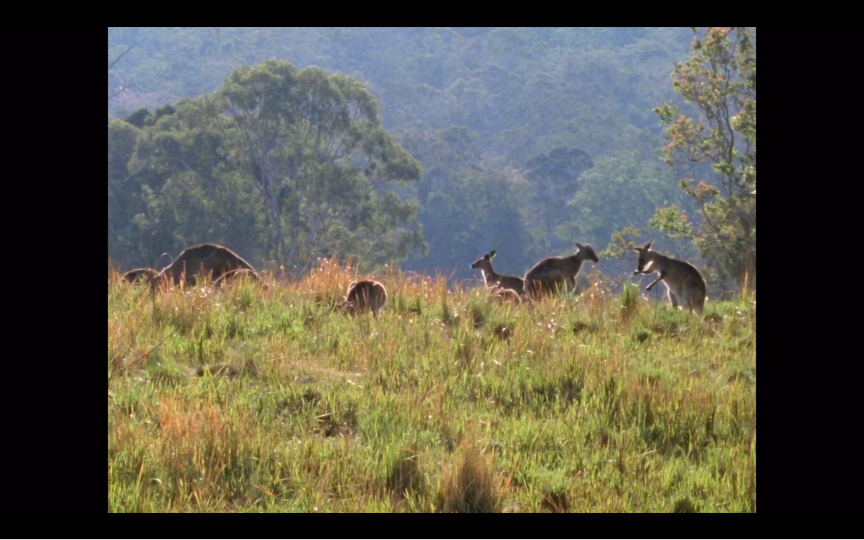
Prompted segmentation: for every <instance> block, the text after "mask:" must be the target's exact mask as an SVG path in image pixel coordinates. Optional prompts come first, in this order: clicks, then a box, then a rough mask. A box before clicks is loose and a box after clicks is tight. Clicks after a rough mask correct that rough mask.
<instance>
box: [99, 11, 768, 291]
mask: <svg viewBox="0 0 864 540" xmlns="http://www.w3.org/2000/svg"><path fill="white" fill-rule="evenodd" d="M701 32H702V33H704V30H701ZM693 39H694V33H693V32H692V31H691V30H690V29H687V28H110V29H109V39H108V61H109V73H108V95H109V100H108V116H109V123H108V135H109V136H108V141H109V145H108V192H109V208H108V221H109V227H108V246H109V259H111V260H112V261H113V262H114V263H115V264H118V265H120V266H122V267H132V266H142V265H152V264H155V261H153V260H152V259H153V258H154V257H157V256H158V254H161V253H162V252H168V253H173V254H175V255H176V254H177V253H178V252H179V251H180V250H182V249H183V248H185V247H188V246H189V245H191V244H193V243H200V242H217V243H224V244H225V245H228V246H229V247H231V248H232V249H235V250H237V251H238V252H239V253H241V255H243V256H244V257H247V258H248V260H250V261H253V262H256V263H258V264H259V265H262V266H263V265H266V264H267V263H268V262H273V263H275V264H277V265H278V264H284V265H286V266H288V267H295V268H297V269H298V271H299V270H300V269H303V268H306V267H308V265H309V264H311V261H314V259H315V257H319V256H324V255H330V254H333V253H338V254H339V255H342V256H344V255H354V256H357V257H359V258H360V260H361V261H362V262H363V263H364V265H367V267H373V266H375V265H380V264H384V263H388V262H396V263H400V264H401V266H402V268H404V269H406V270H415V271H422V272H433V271H434V269H435V268H438V269H440V270H442V271H443V272H445V273H447V274H449V273H450V272H455V276H456V277H457V278H470V277H473V276H477V273H476V271H473V270H471V269H470V268H469V264H470V263H471V262H472V261H473V260H475V259H477V258H478V257H479V256H480V255H482V254H484V253H487V252H489V251H490V250H492V249H495V250H497V252H498V255H497V257H496V259H495V264H496V269H497V270H498V271H499V272H504V273H511V274H519V275H521V274H523V273H524V272H525V271H526V270H527V269H528V268H530V267H531V265H533V264H534V262H536V261H537V260H538V259H539V258H543V257H546V256H549V255H553V254H556V255H557V254H566V253H572V252H573V251H574V249H575V244H576V242H580V243H590V244H592V245H593V246H594V247H595V249H596V250H597V252H598V253H601V251H602V250H605V249H607V247H609V246H610V245H612V244H613V234H615V233H616V231H619V233H618V236H617V238H618V239H619V240H620V239H621V238H622V235H621V234H620V231H622V230H630V231H635V230H638V231H640V233H641V234H642V238H643V239H647V238H649V237H650V238H652V239H654V240H655V247H656V248H657V249H659V250H666V251H669V252H670V253H671V254H673V255H675V256H678V257H681V258H688V259H691V260H694V261H697V260H698V258H699V256H700V254H703V253H708V254H709V255H708V259H711V256H714V257H715V259H716V261H721V259H722V257H724V256H728V254H726V253H720V252H719V251H718V250H717V249H716V246H715V247H714V248H712V249H714V251H711V250H710V249H709V250H708V251H706V246H708V244H705V243H704V241H701V240H700V238H701V237H694V235H693V234H691V235H690V236H687V235H686V234H678V235H677V236H676V235H675V234H669V228H670V226H672V225H674V223H677V222H676V221H675V220H676V219H677V220H680V219H681V218H680V216H681V215H682V214H683V215H684V216H685V217H686V216H687V215H690V216H694V217H695V216H698V215H700V214H699V212H700V211H702V212H704V211H705V210H704V209H705V206H704V204H705V200H704V199H703V200H700V199H699V198H698V197H693V196H692V193H690V192H687V191H686V190H682V189H681V186H680V185H679V180H680V179H681V178H682V177H685V176H692V174H693V172H692V170H690V172H686V171H685V169H684V168H683V167H684V166H686V165H689V164H687V163H683V162H681V161H677V162H676V161H673V160H669V161H670V163H671V165H672V166H670V165H669V164H666V163H664V162H663V160H662V158H663V155H664V154H663V149H664V148H668V146H667V145H668V143H669V140H668V137H669V135H667V133H665V132H664V129H663V127H662V125H661V120H664V121H666V122H667V123H668V121H669V120H670V119H669V118H668V115H667V117H663V116H662V115H661V116H660V117H659V118H658V114H660V113H658V112H656V111H655V108H657V107H658V106H660V105H661V104H670V106H675V107H679V108H680V109H678V110H677V111H678V112H680V114H681V115H688V116H694V117H695V116H697V115H698V114H699V110H700V107H701V105H700V103H699V102H698V101H697V102H692V101H690V100H689V98H688V101H690V102H685V99H682V94H681V89H680V88H677V89H676V88H675V87H673V79H672V77H670V75H672V74H673V69H675V63H676V62H678V63H683V62H686V61H687V60H688V58H690V57H691V55H692V43H693ZM709 41H710V40H709ZM752 42H753V44H754V50H753V52H752V55H753V66H752V70H753V74H752V79H753V83H752V92H753V119H752V139H753V149H752V153H753V163H752V169H753V174H752V177H753V181H752V185H753V191H754V192H755V31H754V34H753V39H752ZM709 53H710V51H709ZM683 97H684V98H687V95H686V94H684V95H683ZM670 110H671V109H670ZM667 112H668V111H667ZM745 127H746V126H745ZM670 133H671V132H670ZM715 164H716V163H715ZM697 165H698V164H697ZM746 165H747V164H745V165H744V166H746ZM700 166H702V169H698V170H699V171H700V172H701V174H703V175H704V177H705V178H710V177H711V175H712V174H720V175H722V174H724V171H725V170H726V169H722V170H720V171H719V172H717V169H716V167H715V169H714V171H712V170H711V168H710V167H707V166H706V165H704V164H701V165H700ZM717 184H718V185H719V183H717ZM711 185H713V184H711ZM742 185H743V184H742ZM747 185H750V184H747ZM709 204H710V203H709ZM753 205H754V206H753V211H752V225H753V234H752V245H753V250H754V253H755V196H754V201H753ZM739 207H740V205H738V206H736V207H735V208H736V210H740V208H739ZM658 208H665V209H667V210H666V212H667V214H666V215H665V216H662V217H664V218H665V219H666V221H662V220H659V218H657V217H656V216H655V212H656V211H657V209H658ZM710 208H711V207H709V211H713V210H711V209H710ZM724 208H725V207H724ZM670 209H674V210H675V211H677V212H678V214H676V215H674V216H670V215H669V212H672V210H670ZM717 211H719V210H717ZM723 211H725V212H727V213H728V209H726V210H723ZM652 218H653V220H652ZM670 220H671V221H670ZM649 222H651V224H649ZM747 223H749V222H747ZM670 224H672V225H670ZM628 228H630V229H628ZM673 228H674V227H673ZM660 229H663V230H664V233H661V231H660ZM748 234H750V233H749V232H748ZM625 236H626V235H625ZM697 236H698V235H697ZM749 238H750V236H747V240H746V241H747V242H749V241H750V240H749ZM700 241H701V242H702V243H701V244H700ZM742 242H744V243H742ZM739 244H740V245H741V246H743V245H745V244H746V242H745V241H744V240H742V241H741V242H739ZM748 245H749V244H748ZM619 247H620V246H619ZM709 247H710V246H709ZM623 252H624V250H621V249H618V250H617V251H616V250H614V249H613V250H611V251H609V254H619V253H621V254H623ZM718 253H720V254H718ZM711 254H715V255H711ZM754 257H755V255H754ZM631 259H633V257H632V256H631V255H629V254H627V255H625V256H624V257H623V258H617V259H616V258H612V257H603V255H602V254H601V262H600V264H599V265H598V266H599V268H600V270H602V271H603V272H604V273H608V274H610V275H615V274H620V273H621V272H624V271H626V270H632V269H633V268H635V266H633V265H634V262H633V260H631ZM711 260H714V259H711ZM716 261H715V262H716ZM721 263H722V261H721V262H718V263H717V264H721ZM631 267H633V268H631ZM705 270H706V274H708V277H709V278H712V279H713V278H715V277H717V278H724V279H725V281H724V283H729V282H731V281H734V278H735V276H731V275H726V274H723V272H719V273H718V272H713V270H712V268H706V269H705Z"/></svg>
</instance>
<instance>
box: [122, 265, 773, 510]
mask: <svg viewBox="0 0 864 540" xmlns="http://www.w3.org/2000/svg"><path fill="white" fill-rule="evenodd" d="M376 278H377V279H379V280H380V281H382V283H384V284H385V285H386V287H387V290H388V293H389V300H388V304H387V306H386V307H385V309H384V311H383V312H382V316H381V317H380V318H379V319H378V320H374V319H373V318H372V317H371V315H367V316H363V317H358V318H353V319H352V318H350V317H347V316H345V315H343V314H341V313H340V312H339V311H338V310H334V309H332V308H331V307H330V306H332V305H334V304H335V303H336V302H337V301H338V300H339V296H340V295H341V294H343V293H344V291H345V289H346V287H347V285H348V283H349V282H350V281H351V280H353V279H354V275H353V273H352V272H351V271H350V270H348V269H346V268H345V267H340V266H338V265H336V264H332V263H330V262H327V261H324V262H322V265H321V267H320V268H319V269H318V271H317V272H314V273H313V274H311V275H310V276H308V277H307V278H305V279H304V280H303V281H301V282H296V283H275V285H274V286H271V287H270V288H268V289H263V288H260V287H259V286H258V285H256V284H247V283H239V284H236V285H232V286H230V287H229V288H228V289H227V290H225V291H221V292H214V291H209V290H207V289H200V290H191V291H179V290H175V291H161V292H160V293H159V294H157V295H156V296H155V297H151V295H150V294H149V291H147V290H144V289H143V288H138V287H135V286H131V285H129V284H126V283H124V282H122V281H121V280H119V278H118V275H117V274H116V273H113V274H112V275H111V277H110V278H109V285H108V379H109V391H108V419H109V431H108V449H109V468H110V486H109V492H110V506H111V510H112V511H115V512H135V511H144V512H157V511H159V512H162V511H168V512H172V511H181V512H190V511H197V512H201V511H203V512H226V511H240V512H250V511H251V512H258V511H264V512H279V511H296V512H313V511H314V512H347V511H354V512H357V511H362V512H391V511H419V512H429V511H435V512H438V511H444V512H452V511H457V512H474V511H492V512H536V511H570V512H621V511H624V512H670V511H678V512H686V511H695V512H752V511H755V506H756V487H755V479H756V303H755V299H754V298H746V299H741V300H738V301H736V302H734V303H715V302H711V301H710V299H709V302H708V304H707V306H706V310H705V314H704V316H702V317H699V316H695V315H690V314H688V313H685V312H680V311H673V310H672V309H671V308H670V307H669V306H668V304H665V303H657V302H656V301H654V300H653V299H651V300H649V299H646V298H644V297H641V296H639V293H638V289H637V288H636V287H635V286H633V287H631V288H630V289H627V290H625V293H624V295H623V296H610V295H608V294H605V293H604V290H603V285H602V283H597V282H596V281H595V282H594V285H593V287H592V288H591V289H590V290H586V291H584V292H581V293H580V294H578V295H577V296H570V297H560V298H550V299H547V300H545V301H543V302H540V303H535V304H531V305H521V306H510V305H502V304H499V303H497V302H495V301H494V300H492V299H491V298H490V297H489V295H488V294H487V293H485V291H483V290H480V289H470V290H463V289H462V288H460V287H459V286H456V287H451V288H450V290H449V291H448V287H447V283H446V282H445V280H443V279H436V278H430V277H424V276H413V275H412V276H406V275H396V274H393V275H379V276H377V277H376ZM643 287H644V283H643Z"/></svg>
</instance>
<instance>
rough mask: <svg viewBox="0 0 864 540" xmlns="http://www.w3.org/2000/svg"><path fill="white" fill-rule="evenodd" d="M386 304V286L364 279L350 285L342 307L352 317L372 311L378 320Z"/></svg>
mask: <svg viewBox="0 0 864 540" xmlns="http://www.w3.org/2000/svg"><path fill="white" fill-rule="evenodd" d="M385 303H387V290H386V289H385V288H384V285H382V284H380V283H378V282H377V281H374V280H371V279H364V280H360V281H353V282H351V284H350V285H348V294H347V295H346V296H345V302H343V304H342V306H343V308H344V309H345V311H346V312H348V314H350V315H351V316H356V315H357V314H358V313H364V312H366V311H370V310H371V311H372V315H373V316H374V317H375V318H376V319H377V318H378V312H379V311H381V308H382V307H384V304H385Z"/></svg>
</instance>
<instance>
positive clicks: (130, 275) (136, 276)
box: [123, 268, 159, 284]
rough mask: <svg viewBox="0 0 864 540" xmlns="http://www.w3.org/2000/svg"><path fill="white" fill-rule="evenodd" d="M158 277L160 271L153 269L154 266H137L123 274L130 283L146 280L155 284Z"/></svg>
mask: <svg viewBox="0 0 864 540" xmlns="http://www.w3.org/2000/svg"><path fill="white" fill-rule="evenodd" d="M158 277H159V271H158V270H153V269H152V268H136V269H135V270H129V271H128V272H126V273H125V274H123V279H124V280H125V281H128V282H129V283H137V282H139V281H144V282H147V283H148V284H153V283H155V282H156V280H157V279H158Z"/></svg>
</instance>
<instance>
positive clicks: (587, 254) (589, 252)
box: [576, 242, 600, 263]
mask: <svg viewBox="0 0 864 540" xmlns="http://www.w3.org/2000/svg"><path fill="white" fill-rule="evenodd" d="M576 247H577V248H579V253H581V254H582V260H583V261H594V262H595V263H598V262H600V259H599V258H598V257H597V254H596V253H594V248H592V247H591V245H590V244H585V245H584V246H583V245H582V244H580V243H578V242H577V243H576Z"/></svg>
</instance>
